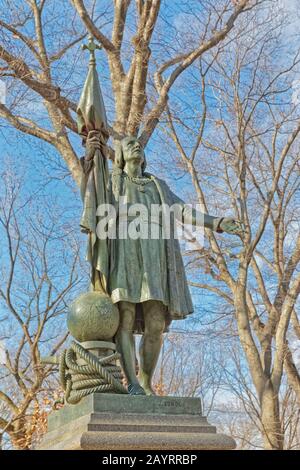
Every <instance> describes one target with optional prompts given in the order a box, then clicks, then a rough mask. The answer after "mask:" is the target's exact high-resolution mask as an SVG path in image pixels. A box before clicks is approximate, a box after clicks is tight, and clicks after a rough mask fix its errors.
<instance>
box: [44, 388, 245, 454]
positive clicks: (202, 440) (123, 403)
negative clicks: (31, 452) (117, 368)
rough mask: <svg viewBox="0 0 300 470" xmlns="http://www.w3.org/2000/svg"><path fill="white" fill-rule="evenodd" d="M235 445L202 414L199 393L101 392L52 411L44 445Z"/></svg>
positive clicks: (114, 447)
mask: <svg viewBox="0 0 300 470" xmlns="http://www.w3.org/2000/svg"><path fill="white" fill-rule="evenodd" d="M235 445H236V444H235V442H234V440H233V439H232V438H231V437H228V436H225V435H223V434H217V432H216V428H215V427H214V426H211V425H210V424H209V423H208V422H207V419H206V418H205V417H204V416H202V413H201V402H200V399H199V398H181V397H157V396H156V397H151V396H150V397H148V396H147V397H146V396H130V395H117V394H115V395H114V394H101V393H96V394H93V395H89V396H87V397H86V398H84V399H83V400H82V401H81V402H80V403H79V404H77V405H65V406H64V407H63V408H62V409H60V410H58V411H54V412H53V413H51V415H50V416H49V419H48V432H47V434H46V435H45V436H44V438H43V440H42V441H41V443H40V444H39V446H38V449H41V450H42V449H43V450H46V449H47V450H80V449H82V450H204V449H209V450H224V449H234V448H235Z"/></svg>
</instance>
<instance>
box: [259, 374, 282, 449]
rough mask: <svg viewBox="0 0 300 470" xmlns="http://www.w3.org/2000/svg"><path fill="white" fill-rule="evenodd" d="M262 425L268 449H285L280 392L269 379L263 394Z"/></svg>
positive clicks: (261, 401)
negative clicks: (280, 411) (276, 390)
mask: <svg viewBox="0 0 300 470" xmlns="http://www.w3.org/2000/svg"><path fill="white" fill-rule="evenodd" d="M260 403H261V425H262V435H263V439H264V448H265V449H266V450H282V449H283V433H282V428H281V423H280V416H279V399H278V393H276V392H275V391H274V388H273V385H272V382H271V381H270V380H268V381H267V382H266V385H265V387H264V390H263V392H262V395H261V400H260Z"/></svg>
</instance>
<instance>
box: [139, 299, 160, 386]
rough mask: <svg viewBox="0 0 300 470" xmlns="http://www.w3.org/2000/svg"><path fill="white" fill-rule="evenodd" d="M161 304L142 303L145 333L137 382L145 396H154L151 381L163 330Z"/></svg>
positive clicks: (154, 301)
mask: <svg viewBox="0 0 300 470" xmlns="http://www.w3.org/2000/svg"><path fill="white" fill-rule="evenodd" d="M164 310H165V309H164V305H163V303H162V302H160V301H157V300H148V301H147V302H143V313H144V321H145V332H144V335H143V337H142V339H141V342H140V351H139V352H140V373H139V381H140V384H141V386H142V387H143V389H144V390H145V392H146V395H155V393H154V391H153V389H152V386H151V380H152V376H153V373H154V370H155V367H156V364H157V360H158V357H159V353H160V350H161V346H162V342H163V332H164V329H165V312H164Z"/></svg>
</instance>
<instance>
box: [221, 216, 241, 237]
mask: <svg viewBox="0 0 300 470" xmlns="http://www.w3.org/2000/svg"><path fill="white" fill-rule="evenodd" d="M218 230H219V231H220V232H225V233H230V234H235V235H243V234H244V231H245V230H244V228H243V224H242V222H240V221H239V220H236V219H231V218H230V217H224V218H223V219H221V222H220V224H219V227H218ZM218 230H217V231H218Z"/></svg>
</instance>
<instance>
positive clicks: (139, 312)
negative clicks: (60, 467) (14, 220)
mask: <svg viewBox="0 0 300 470" xmlns="http://www.w3.org/2000/svg"><path fill="white" fill-rule="evenodd" d="M101 139H102V136H101V132H97V131H91V132H89V134H88V136H87V139H86V155H85V158H84V159H83V167H84V173H85V176H84V178H83V198H84V206H85V207H84V215H83V218H82V221H81V226H82V227H83V228H84V229H86V231H87V232H88V231H89V227H90V226H91V225H93V226H95V224H96V220H98V216H97V214H96V212H95V204H90V203H89V200H90V199H91V194H90V193H89V191H88V190H87V188H88V183H87V181H88V178H89V175H90V174H91V172H93V171H96V168H98V167H99V161H98V163H97V165H96V166H95V164H94V163H93V159H94V158H95V155H97V158H100V159H101V158H105V157H104V156H103V139H102V140H101ZM101 152H102V153H101ZM145 167H146V160H145V155H144V150H143V147H142V145H141V144H140V142H139V140H138V139H137V138H135V137H132V136H127V137H125V138H124V139H123V140H122V141H121V142H120V143H118V145H117V147H116V153H115V160H114V165H113V170H112V173H111V175H110V176H109V178H108V186H107V194H108V200H109V202H110V203H111V204H113V206H114V207H115V208H116V209H117V210H119V211H120V209H119V201H120V197H123V198H124V197H126V199H127V203H128V205H129V206H130V205H132V204H135V203H137V204H142V205H144V206H145V207H147V208H150V206H151V204H160V205H161V204H165V205H168V206H172V205H173V204H177V205H178V206H179V207H180V208H181V211H182V213H183V216H184V221H185V223H194V224H195V223H197V220H199V217H198V219H197V215H199V213H197V211H195V210H194V209H193V210H191V209H190V208H189V207H187V206H186V205H185V203H184V202H183V201H182V200H181V199H180V198H178V197H177V196H176V195H175V194H174V193H172V191H171V190H170V189H169V187H168V186H167V184H166V183H165V182H164V181H162V180H160V179H159V178H157V177H155V176H153V175H151V174H149V173H146V172H145ZM95 178H97V172H96V173H95V174H94V176H93V180H92V181H93V185H94V186H95ZM94 186H93V187H94ZM98 191H99V188H98ZM181 215H182V214H181ZM117 216H118V222H119V223H120V222H121V223H122V217H123V214H122V213H118V214H117ZM201 220H202V223H203V225H204V227H206V228H209V229H211V230H214V231H216V232H227V233H230V234H239V233H242V232H243V228H242V225H241V223H240V222H239V221H236V220H234V219H232V218H223V217H222V218H219V217H213V216H210V215H208V214H202V217H201ZM154 223H158V225H159V228H158V230H159V233H160V236H159V237H158V238H157V239H153V238H151V237H147V238H145V239H142V238H138V239H131V238H130V237H128V238H124V239H123V238H120V237H119V236H117V237H116V238H115V239H112V240H109V241H108V246H107V247H106V248H107V250H108V253H109V254H108V259H107V257H106V259H105V263H104V264H103V263H102V258H103V246H102V247H101V246H100V245H99V244H98V245H97V243H98V241H97V240H95V239H94V241H93V243H91V242H90V249H89V252H90V258H89V259H90V261H91V264H92V268H93V279H94V288H95V289H97V286H96V283H95V279H96V277H97V274H99V273H102V274H103V273H104V274H105V276H104V278H105V289H106V291H107V292H108V293H109V295H110V296H111V299H112V301H113V303H115V304H117V305H118V307H119V311H120V327H119V330H118V332H117V336H116V340H117V345H118V349H119V351H120V353H121V355H122V366H123V369H124V372H125V375H126V378H127V381H128V392H129V393H130V394H133V395H139V394H147V395H153V394H154V391H153V389H152V386H151V379H152V376H153V372H154V370H155V366H156V363H157V360H158V357H159V353H160V349H161V345H162V338H163V333H164V331H167V329H168V326H169V325H170V323H171V321H172V320H173V319H184V318H186V316H187V315H189V314H191V313H192V312H193V306H192V300H191V297H190V292H189V289H188V285H187V280H186V276H185V271H184V265H183V261H182V257H181V253H180V247H179V242H178V240H177V239H176V238H175V237H174V236H173V235H172V234H173V233H174V232H173V231H172V230H171V231H170V233H171V236H170V237H169V239H168V238H166V239H164V238H163V236H162V226H161V225H160V222H158V221H155V222H154ZM172 223H174V221H173V222H172V220H171V224H172ZM118 234H119V232H118ZM99 243H100V242H99ZM102 243H103V240H102ZM102 285H103V283H102ZM135 332H138V333H142V334H143V336H142V339H141V343H140V351H139V352H140V364H139V376H138V377H137V376H136V357H135V346H134V333H135Z"/></svg>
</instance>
